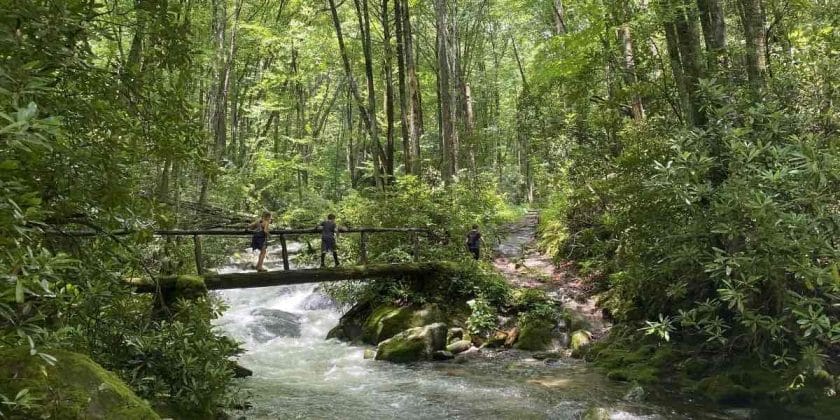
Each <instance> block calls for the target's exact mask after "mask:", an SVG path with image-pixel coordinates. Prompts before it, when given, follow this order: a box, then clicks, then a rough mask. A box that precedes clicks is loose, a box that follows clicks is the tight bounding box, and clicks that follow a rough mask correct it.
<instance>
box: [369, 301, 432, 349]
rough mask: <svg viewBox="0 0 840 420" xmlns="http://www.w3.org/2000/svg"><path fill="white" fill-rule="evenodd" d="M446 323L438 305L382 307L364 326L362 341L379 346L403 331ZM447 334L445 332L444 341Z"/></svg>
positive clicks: (376, 310)
mask: <svg viewBox="0 0 840 420" xmlns="http://www.w3.org/2000/svg"><path fill="white" fill-rule="evenodd" d="M445 321H446V316H445V315H444V313H443V311H442V310H441V309H440V307H438V306H437V305H433V304H429V305H422V306H418V305H411V306H402V307H400V306H395V305H381V306H379V307H377V308H376V309H374V310H373V313H371V315H370V316H369V317H368V318H367V319H366V320H365V323H364V325H362V341H364V342H365V343H368V344H373V345H377V344H379V343H381V342H382V341H385V340H387V339H389V338H391V337H393V336H395V335H397V334H398V333H399V332H401V331H405V330H408V329H410V328H415V327H422V326H424V325H429V324H434V323H438V322H445ZM446 333H447V331H444V332H443V340H444V341H446Z"/></svg>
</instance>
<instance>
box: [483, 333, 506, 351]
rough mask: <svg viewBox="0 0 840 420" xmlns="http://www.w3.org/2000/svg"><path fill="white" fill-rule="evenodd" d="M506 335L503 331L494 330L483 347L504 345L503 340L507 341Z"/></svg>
mask: <svg viewBox="0 0 840 420" xmlns="http://www.w3.org/2000/svg"><path fill="white" fill-rule="evenodd" d="M507 338H508V335H507V333H506V332H504V331H496V332H495V333H493V335H492V336H491V337H490V338H489V339H488V340H487V342H486V343H484V346H485V347H491V348H496V347H502V346H503V345H505V341H507Z"/></svg>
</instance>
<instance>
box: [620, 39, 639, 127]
mask: <svg viewBox="0 0 840 420" xmlns="http://www.w3.org/2000/svg"><path fill="white" fill-rule="evenodd" d="M618 38H619V40H620V41H621V52H622V55H623V56H624V82H625V84H626V85H627V88H628V89H631V90H633V93H632V98H631V112H632V114H633V119H634V120H636V121H641V120H643V119H644V118H645V108H644V106H643V105H642V98H641V96H639V94H638V92H635V88H636V59H635V57H634V56H633V38H632V37H631V36H630V25H629V24H627V23H625V24H623V25H621V26H620V27H619V28H618Z"/></svg>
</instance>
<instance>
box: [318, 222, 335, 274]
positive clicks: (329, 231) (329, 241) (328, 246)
mask: <svg viewBox="0 0 840 420" xmlns="http://www.w3.org/2000/svg"><path fill="white" fill-rule="evenodd" d="M318 227H319V228H320V229H321V268H324V267H325V264H324V256H326V255H327V253H328V252H332V256H333V260H334V261H335V266H336V267H338V265H339V264H338V252H336V243H335V232H336V231H337V230H338V225H336V224H335V215H334V214H329V215H327V220H324V221H323V222H321V223H319V224H318Z"/></svg>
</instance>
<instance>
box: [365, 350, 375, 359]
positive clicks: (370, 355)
mask: <svg viewBox="0 0 840 420" xmlns="http://www.w3.org/2000/svg"><path fill="white" fill-rule="evenodd" d="M363 357H364V358H365V359H373V358H374V357H376V350H374V349H365V354H364V356H363Z"/></svg>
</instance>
